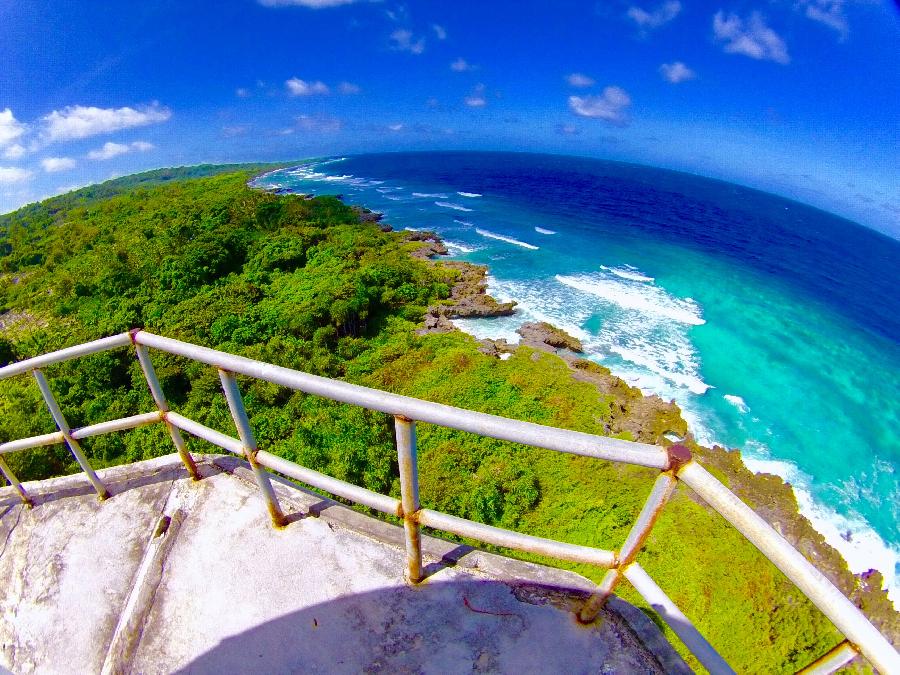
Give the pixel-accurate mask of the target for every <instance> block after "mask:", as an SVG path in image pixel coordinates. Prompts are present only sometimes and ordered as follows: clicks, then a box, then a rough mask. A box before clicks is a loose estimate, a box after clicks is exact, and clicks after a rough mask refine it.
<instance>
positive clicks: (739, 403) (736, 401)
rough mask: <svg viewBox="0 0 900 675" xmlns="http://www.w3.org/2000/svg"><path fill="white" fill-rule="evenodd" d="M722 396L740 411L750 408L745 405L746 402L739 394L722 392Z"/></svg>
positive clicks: (747, 410)
mask: <svg viewBox="0 0 900 675" xmlns="http://www.w3.org/2000/svg"><path fill="white" fill-rule="evenodd" d="M722 398H724V399H725V400H726V401H728V402H729V403H730V404H731V405H733V406H734V407H735V408H737V409H738V410H740V411H741V412H742V413H748V412H750V408H749V407H747V404H746V402H745V401H744V399H742V398H741V397H740V396H735V395H734V394H723V395H722Z"/></svg>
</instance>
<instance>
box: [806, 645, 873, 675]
mask: <svg viewBox="0 0 900 675" xmlns="http://www.w3.org/2000/svg"><path fill="white" fill-rule="evenodd" d="M858 655H859V652H858V651H857V650H856V648H855V647H854V646H853V645H851V644H850V643H849V642H847V641H846V640H844V641H843V642H842V643H841V644H839V645H838V646H837V647H835V648H834V649H832V650H831V651H830V652H828V653H827V654H825V655H823V656H820V657H819V658H818V659H816V660H815V661H813V662H812V663H810V664H809V665H808V666H806V668H804V669H803V670H799V671H797V675H831V673H834V672H837V671H838V670H840V669H841V668H843V667H844V666H846V665H847V664H848V663H850V662H851V661H852V660H853V659H855V658H856V657H857V656H858Z"/></svg>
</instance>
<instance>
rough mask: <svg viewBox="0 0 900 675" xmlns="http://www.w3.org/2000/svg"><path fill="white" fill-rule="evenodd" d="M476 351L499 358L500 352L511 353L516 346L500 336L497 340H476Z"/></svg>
mask: <svg viewBox="0 0 900 675" xmlns="http://www.w3.org/2000/svg"><path fill="white" fill-rule="evenodd" d="M478 351H480V352H481V353H482V354H486V355H487V356H493V357H494V358H500V355H501V354H512V353H513V352H514V351H516V348H515V346H514V345H510V344H509V343H508V342H507V341H506V339H505V338H500V339H499V340H491V339H485V340H479V341H478Z"/></svg>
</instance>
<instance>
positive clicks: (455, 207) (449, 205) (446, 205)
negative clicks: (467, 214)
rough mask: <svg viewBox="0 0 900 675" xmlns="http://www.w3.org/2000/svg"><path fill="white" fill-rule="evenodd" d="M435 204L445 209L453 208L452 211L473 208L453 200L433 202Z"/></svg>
mask: <svg viewBox="0 0 900 675" xmlns="http://www.w3.org/2000/svg"><path fill="white" fill-rule="evenodd" d="M434 205H435V206H440V207H442V208H445V209H453V210H454V211H472V210H473V209H467V208H466V207H465V206H460V205H459V204H454V203H453V202H435V203H434Z"/></svg>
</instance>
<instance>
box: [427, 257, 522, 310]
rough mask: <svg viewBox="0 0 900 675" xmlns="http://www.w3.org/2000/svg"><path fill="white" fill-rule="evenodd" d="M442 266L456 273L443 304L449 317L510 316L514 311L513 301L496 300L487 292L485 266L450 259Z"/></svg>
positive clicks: (514, 304)
mask: <svg viewBox="0 0 900 675" xmlns="http://www.w3.org/2000/svg"><path fill="white" fill-rule="evenodd" d="M443 265H444V267H446V268H449V269H452V270H454V271H455V272H456V273H457V276H456V280H455V281H454V283H453V288H452V289H451V290H450V301H449V302H448V303H447V305H445V306H444V310H445V311H446V313H447V316H448V317H450V318H451V319H461V318H469V317H491V316H510V315H512V314H513V313H515V307H516V303H515V302H497V301H496V300H495V299H494V298H492V297H491V296H490V295H488V294H487V267H485V266H484V265H473V264H472V263H467V262H462V261H459V260H451V261H447V262H444V263H443Z"/></svg>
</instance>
